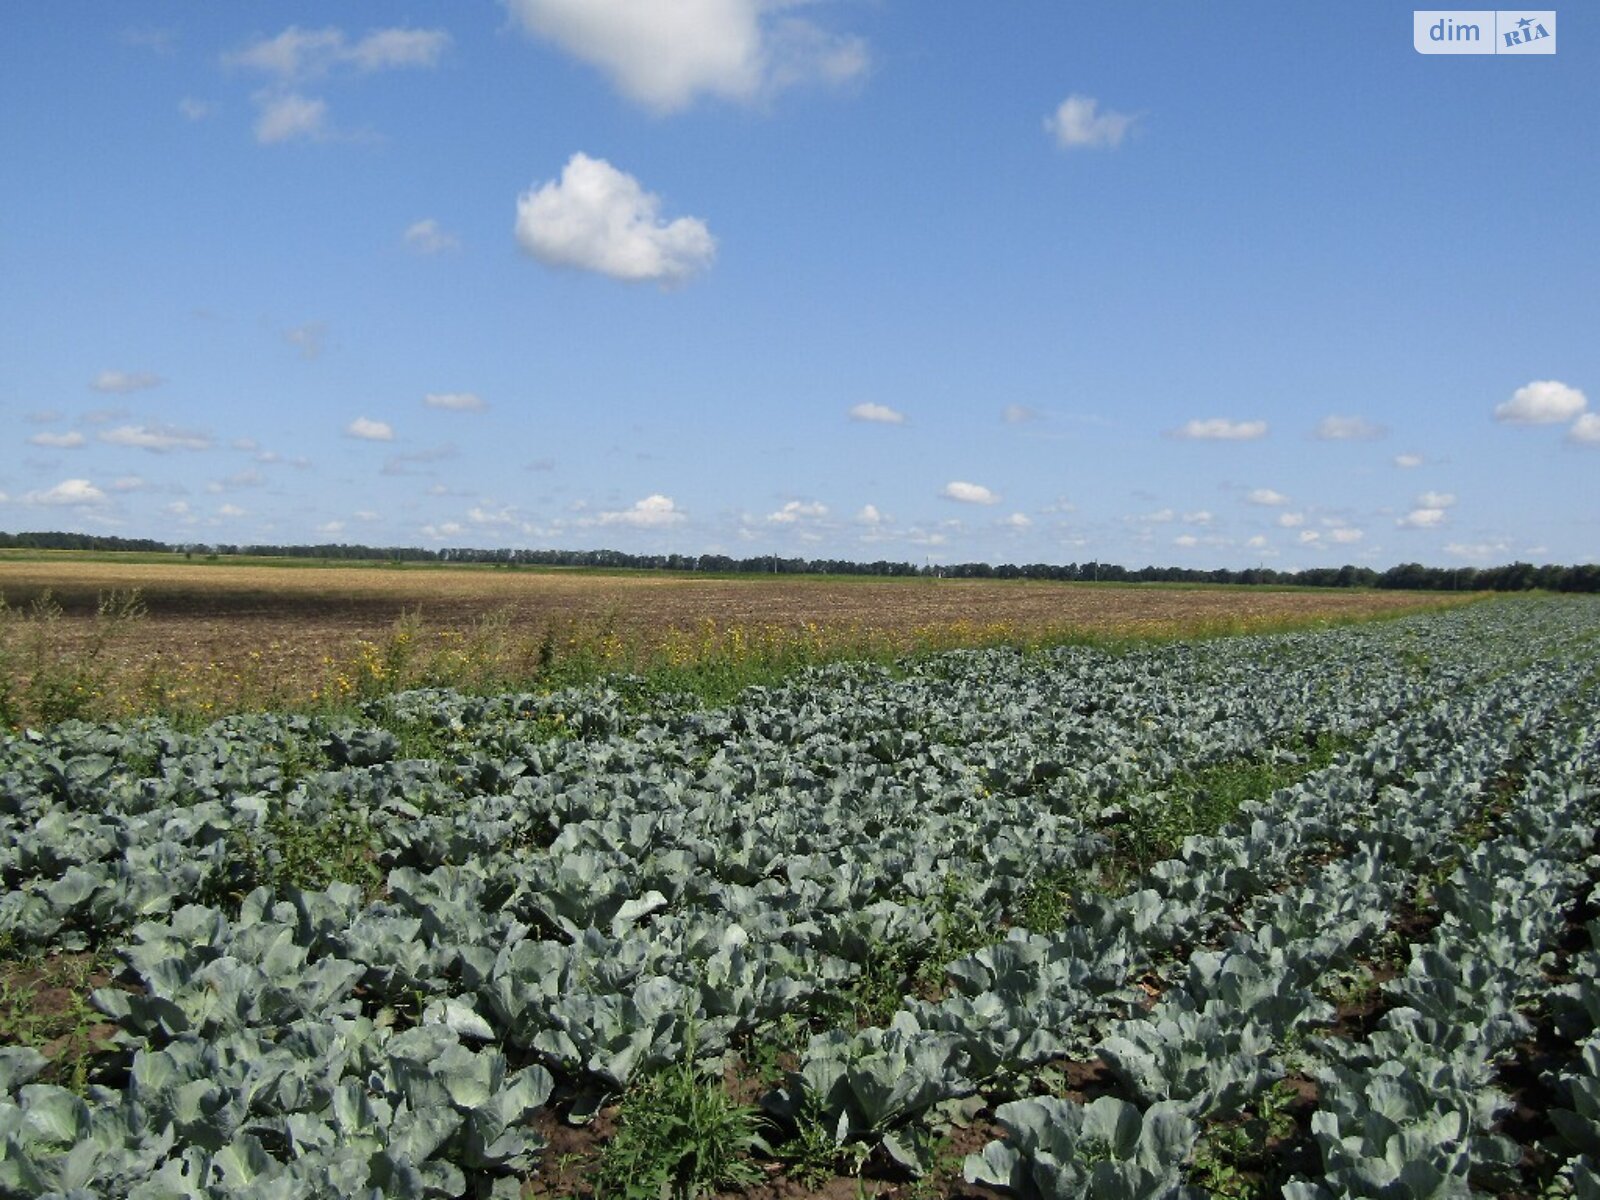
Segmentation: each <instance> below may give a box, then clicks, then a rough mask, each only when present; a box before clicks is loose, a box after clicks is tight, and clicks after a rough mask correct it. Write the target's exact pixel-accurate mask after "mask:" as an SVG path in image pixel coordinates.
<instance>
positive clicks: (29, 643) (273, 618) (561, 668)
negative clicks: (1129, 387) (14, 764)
mask: <svg viewBox="0 0 1600 1200" xmlns="http://www.w3.org/2000/svg"><path fill="white" fill-rule="evenodd" d="M0 599H3V601H4V603H5V606H6V607H5V608H4V609H3V610H0V618H3V623H0V701H4V702H5V703H6V704H8V705H9V709H10V718H11V720H12V721H16V720H19V719H52V718H59V717H62V716H80V715H81V716H123V715H129V714H134V713H143V712H166V713H173V714H182V713H188V714H192V715H196V716H205V715H211V714H215V713H218V712H222V711H231V710H239V709H250V708H282V707H316V706H319V705H322V706H329V705H334V706H336V705H339V704H342V703H346V702H349V701H352V700H357V699H361V698H366V697H370V696H373V695H377V694H383V693H386V692H391V691H394V690H397V689H400V688H403V687H411V686H419V685H426V684H441V685H450V686H456V687H464V688H494V687H511V686H530V685H534V686H555V685H559V684H565V683H569V682H582V681H585V680H588V679H592V678H594V677H595V676H596V675H598V674H603V673H605V672H609V671H624V670H632V671H641V672H647V673H648V672H656V673H660V674H664V675H667V676H670V675H671V673H673V672H679V673H684V674H685V676H686V678H685V679H684V682H685V683H686V684H687V685H688V686H694V687H699V688H701V689H702V690H705V689H706V688H707V685H708V683H709V687H710V690H711V691H717V690H719V685H723V686H722V688H721V690H726V686H731V685H737V684H739V683H741V682H753V681H759V680H760V679H762V678H763V677H764V673H766V674H768V675H770V674H771V673H773V672H781V671H784V670H787V669H790V668H793V667H796V666H800V665H804V664H806V663H811V662H817V661H822V660H826V659H834V658H841V657H871V658H885V657H890V656H894V655H899V654H905V653H915V652H918V651H924V650H937V649H946V648H950V647H953V646H973V645H992V644H1000V643H1012V644H1024V645H1033V644H1045V643H1051V642H1061V641H1071V640H1117V639H1125V638H1131V639H1146V638H1165V637H1193V636H1206V635H1210V634H1217V633H1231V632H1245V631H1263V630H1271V629H1283V628H1295V627H1303V626H1308V625H1319V624H1324V623H1338V622H1345V621H1352V620H1363V619H1367V618H1372V617H1378V616H1385V615H1391V614H1398V613H1401V612H1410V611H1415V610H1418V609H1421V608H1434V607H1440V606H1442V605H1444V604H1449V603H1456V602H1460V601H1461V600H1462V599H1464V597H1459V596H1452V597H1445V596H1441V595H1438V594H1432V593H1409V592H1407V593H1401V592H1373V591H1333V590H1328V591H1310V590H1288V589H1285V590H1272V589H1266V588H1240V587H1193V588H1190V587H1167V586H1148V585H1147V586H1119V585H1112V584H1098V585H1088V584H1064V583H1054V582H1039V581H1027V580H1005V581H1001V580H942V579H940V580H935V579H870V578H853V577H794V576H775V577H766V576H755V577H748V578H731V579H730V578H704V577H694V576H683V575H676V574H667V573H661V574H654V573H644V572H631V573H621V572H619V573H603V572H589V571H560V570H527V569H521V570H507V569H495V568H484V567H455V568H452V567H446V566H438V567H436V566H419V565H407V566H405V567H398V566H393V565H365V566H348V565H337V566H327V565H321V564H317V563H312V562H285V561H275V562H268V561H256V562H251V563H247V564H236V563H218V562H181V561H174V562H141V561H137V560H132V559H130V560H129V561H125V562H118V561H105V560H103V559H100V558H96V559H88V558H78V557H74V556H72V555H70V554H62V555H53V556H49V557H44V558H32V559H17V560H11V561H0ZM108 599H109V601H110V602H109V603H108ZM688 676H693V678H688Z"/></svg>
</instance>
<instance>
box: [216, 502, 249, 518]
mask: <svg viewBox="0 0 1600 1200" xmlns="http://www.w3.org/2000/svg"><path fill="white" fill-rule="evenodd" d="M244 515H245V514H244V509H242V508H240V507H239V506H238V505H237V504H224V505H223V506H222V507H221V508H219V509H217V516H219V517H242V516H244Z"/></svg>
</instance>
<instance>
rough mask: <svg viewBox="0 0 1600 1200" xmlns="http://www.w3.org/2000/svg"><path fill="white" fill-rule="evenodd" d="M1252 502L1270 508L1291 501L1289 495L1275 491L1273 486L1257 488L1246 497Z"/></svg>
mask: <svg viewBox="0 0 1600 1200" xmlns="http://www.w3.org/2000/svg"><path fill="white" fill-rule="evenodd" d="M1245 500H1246V501H1248V502H1249V503H1251V504H1261V505H1264V506H1266V507H1268V508H1277V507H1280V506H1282V505H1285V504H1287V503H1289V497H1287V496H1285V495H1284V494H1283V493H1282V492H1275V491H1273V490H1272V489H1271V488H1256V489H1255V491H1253V492H1251V493H1250V494H1249V495H1248V496H1246V497H1245Z"/></svg>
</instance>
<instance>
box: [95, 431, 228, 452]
mask: <svg viewBox="0 0 1600 1200" xmlns="http://www.w3.org/2000/svg"><path fill="white" fill-rule="evenodd" d="M100 440H101V441H102V442H107V443H109V444H111V445H113V446H131V447H133V448H135V449H138V450H149V451H151V452H153V453H156V454H165V453H166V452H167V451H168V450H209V449H210V448H211V439H210V438H209V437H207V436H206V435H205V434H203V433H193V432H191V431H189V430H185V429H173V428H171V427H170V426H166V425H156V426H146V425H119V426H117V427H116V428H115V429H107V430H105V431H104V432H103V433H101V434H100Z"/></svg>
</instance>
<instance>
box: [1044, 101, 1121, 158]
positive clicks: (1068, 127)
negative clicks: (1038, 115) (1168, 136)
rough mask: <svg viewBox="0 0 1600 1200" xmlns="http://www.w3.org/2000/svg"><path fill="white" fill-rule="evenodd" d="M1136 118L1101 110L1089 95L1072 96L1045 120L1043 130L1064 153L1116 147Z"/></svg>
mask: <svg viewBox="0 0 1600 1200" xmlns="http://www.w3.org/2000/svg"><path fill="white" fill-rule="evenodd" d="M1135 119H1136V118H1135V117H1134V116H1132V115H1131V114H1129V113H1119V112H1112V111H1111V110H1110V109H1107V110H1106V111H1104V112H1101V111H1100V102H1099V101H1098V100H1096V99H1095V98H1094V97H1092V96H1080V95H1078V94H1076V93H1074V94H1073V95H1071V96H1068V97H1067V98H1066V99H1065V100H1063V101H1062V102H1061V104H1060V105H1059V106H1058V107H1057V108H1056V111H1055V112H1054V113H1053V114H1051V115H1050V116H1048V117H1046V118H1045V119H1044V127H1045V129H1046V130H1048V131H1049V132H1050V133H1053V134H1055V138H1056V145H1058V146H1060V147H1061V148H1062V149H1064V150H1076V149H1082V148H1086V147H1115V146H1117V145H1120V144H1121V142H1122V139H1123V138H1124V137H1125V136H1126V135H1127V132H1128V130H1129V129H1130V128H1131V127H1132V126H1133V123H1134V121H1135Z"/></svg>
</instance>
